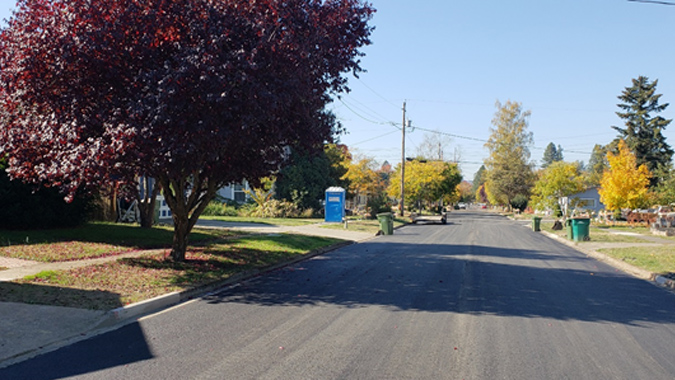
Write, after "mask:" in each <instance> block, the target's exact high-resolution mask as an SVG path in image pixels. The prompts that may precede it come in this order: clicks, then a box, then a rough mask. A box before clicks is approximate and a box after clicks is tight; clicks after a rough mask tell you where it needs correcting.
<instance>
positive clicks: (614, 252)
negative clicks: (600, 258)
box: [599, 246, 675, 278]
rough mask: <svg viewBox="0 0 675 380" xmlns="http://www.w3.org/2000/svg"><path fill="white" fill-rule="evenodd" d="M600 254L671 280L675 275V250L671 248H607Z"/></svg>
mask: <svg viewBox="0 0 675 380" xmlns="http://www.w3.org/2000/svg"><path fill="white" fill-rule="evenodd" d="M599 252H602V253H604V254H606V255H608V256H611V257H613V258H615V259H617V260H622V261H625V262H626V263H628V264H631V265H633V266H636V267H638V268H642V269H645V270H648V271H650V272H654V273H658V274H661V275H664V276H668V277H671V278H673V277H674V275H675V249H673V247H671V246H660V247H628V248H606V249H600V250H599Z"/></svg>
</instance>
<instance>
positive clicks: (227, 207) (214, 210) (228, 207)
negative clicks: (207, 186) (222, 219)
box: [202, 200, 239, 216]
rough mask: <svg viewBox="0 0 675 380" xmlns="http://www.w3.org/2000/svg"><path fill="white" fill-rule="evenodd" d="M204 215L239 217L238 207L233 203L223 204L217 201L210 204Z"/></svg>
mask: <svg viewBox="0 0 675 380" xmlns="http://www.w3.org/2000/svg"><path fill="white" fill-rule="evenodd" d="M202 215H207V216H237V215H239V211H238V210H237V206H235V205H233V204H231V203H223V202H220V201H217V200H214V201H211V202H209V204H208V205H207V206H206V208H205V209H204V212H203V213H202Z"/></svg>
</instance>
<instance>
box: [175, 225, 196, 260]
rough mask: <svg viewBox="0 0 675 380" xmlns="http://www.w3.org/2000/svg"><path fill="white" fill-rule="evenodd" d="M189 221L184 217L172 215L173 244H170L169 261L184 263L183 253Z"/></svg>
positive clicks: (188, 230) (185, 246) (186, 243)
mask: <svg viewBox="0 0 675 380" xmlns="http://www.w3.org/2000/svg"><path fill="white" fill-rule="evenodd" d="M191 229H192V228H191V227H190V221H189V219H188V217H187V214H186V215H178V214H176V213H174V214H173V243H172V244H171V260H173V261H185V252H186V251H187V246H188V235H189V234H190V230H191Z"/></svg>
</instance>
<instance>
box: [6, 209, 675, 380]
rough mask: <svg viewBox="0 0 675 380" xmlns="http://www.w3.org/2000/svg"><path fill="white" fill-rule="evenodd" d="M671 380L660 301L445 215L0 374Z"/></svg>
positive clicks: (632, 285) (495, 229) (511, 230)
mask: <svg viewBox="0 0 675 380" xmlns="http://www.w3.org/2000/svg"><path fill="white" fill-rule="evenodd" d="M69 376H70V377H72V378H78V379H79V378H82V379H565V378H569V379H650V380H654V379H673V378H675V295H674V294H672V293H670V292H668V291H665V290H663V289H660V288H657V287H656V286H654V285H652V284H650V283H648V282H645V281H642V280H638V279H635V278H632V277H630V276H628V275H625V274H623V273H621V272H619V271H617V270H616V269H614V268H612V267H610V266H608V265H605V264H603V263H599V262H597V261H595V260H593V259H589V258H587V257H586V256H585V255H583V254H582V253H579V252H577V251H575V250H573V249H572V248H569V247H567V246H565V245H562V244H559V243H557V242H555V241H553V240H550V239H548V238H546V237H545V236H542V235H541V234H538V233H535V232H532V231H530V230H528V229H526V228H524V227H523V226H522V223H517V222H512V221H509V220H507V219H505V218H502V217H499V216H496V215H492V214H487V213H480V212H454V213H452V215H451V216H450V217H449V219H448V224H447V225H415V226H407V227H404V228H402V229H399V230H397V231H396V233H395V235H393V236H382V237H378V238H376V239H373V240H370V241H367V242H364V243H360V244H356V245H352V246H349V247H346V248H344V249H340V250H338V251H334V252H331V253H329V254H326V255H324V256H319V257H316V258H314V259H312V260H309V261H306V262H304V263H301V264H298V265H296V266H293V267H288V268H285V269H282V270H278V271H275V272H272V273H270V274H268V275H265V276H262V277H259V278H256V279H254V280H251V281H249V282H246V283H244V284H241V285H239V286H237V287H233V288H231V289H227V290H224V291H222V292H221V293H219V294H214V295H210V296H208V297H205V298H204V299H200V300H195V301H192V302H189V303H187V304H183V305H179V306H177V307H175V308H172V309H170V310H167V311H164V312H162V313H159V314H156V315H153V316H150V317H147V318H145V319H143V320H141V321H139V322H137V323H133V324H130V325H127V326H125V327H123V328H121V329H118V330H116V331H113V332H110V333H107V334H104V335H100V336H98V337H95V338H92V339H90V340H87V341H83V342H80V343H77V344H74V345H71V346H69V347H65V348H62V349H60V350H58V351H55V352H52V353H49V354H45V355H43V356H39V357H36V358H34V359H31V360H29V361H26V362H22V363H19V364H17V365H14V366H12V367H8V368H5V369H0V379H56V378H63V377H69Z"/></svg>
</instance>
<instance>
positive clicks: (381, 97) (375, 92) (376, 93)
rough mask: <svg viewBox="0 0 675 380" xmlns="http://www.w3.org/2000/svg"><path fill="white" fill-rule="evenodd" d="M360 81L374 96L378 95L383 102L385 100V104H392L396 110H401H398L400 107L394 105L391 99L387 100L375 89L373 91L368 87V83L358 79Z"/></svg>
mask: <svg viewBox="0 0 675 380" xmlns="http://www.w3.org/2000/svg"><path fill="white" fill-rule="evenodd" d="M358 80H359V82H361V84H362V85H363V86H365V87H366V88H367V89H369V90H370V91H371V92H372V93H373V94H375V95H377V96H378V97H379V98H380V99H382V100H384V101H385V102H387V103H389V104H391V106H392V107H394V108H396V109H399V108H398V107H399V106H398V105H396V104H394V103H393V102H391V101H390V100H389V99H387V98H385V97H384V96H382V95H380V94H379V93H378V92H377V91H375V90H373V89H372V88H371V87H370V86H368V85H367V84H366V82H364V81H363V80H362V79H361V78H358Z"/></svg>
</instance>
